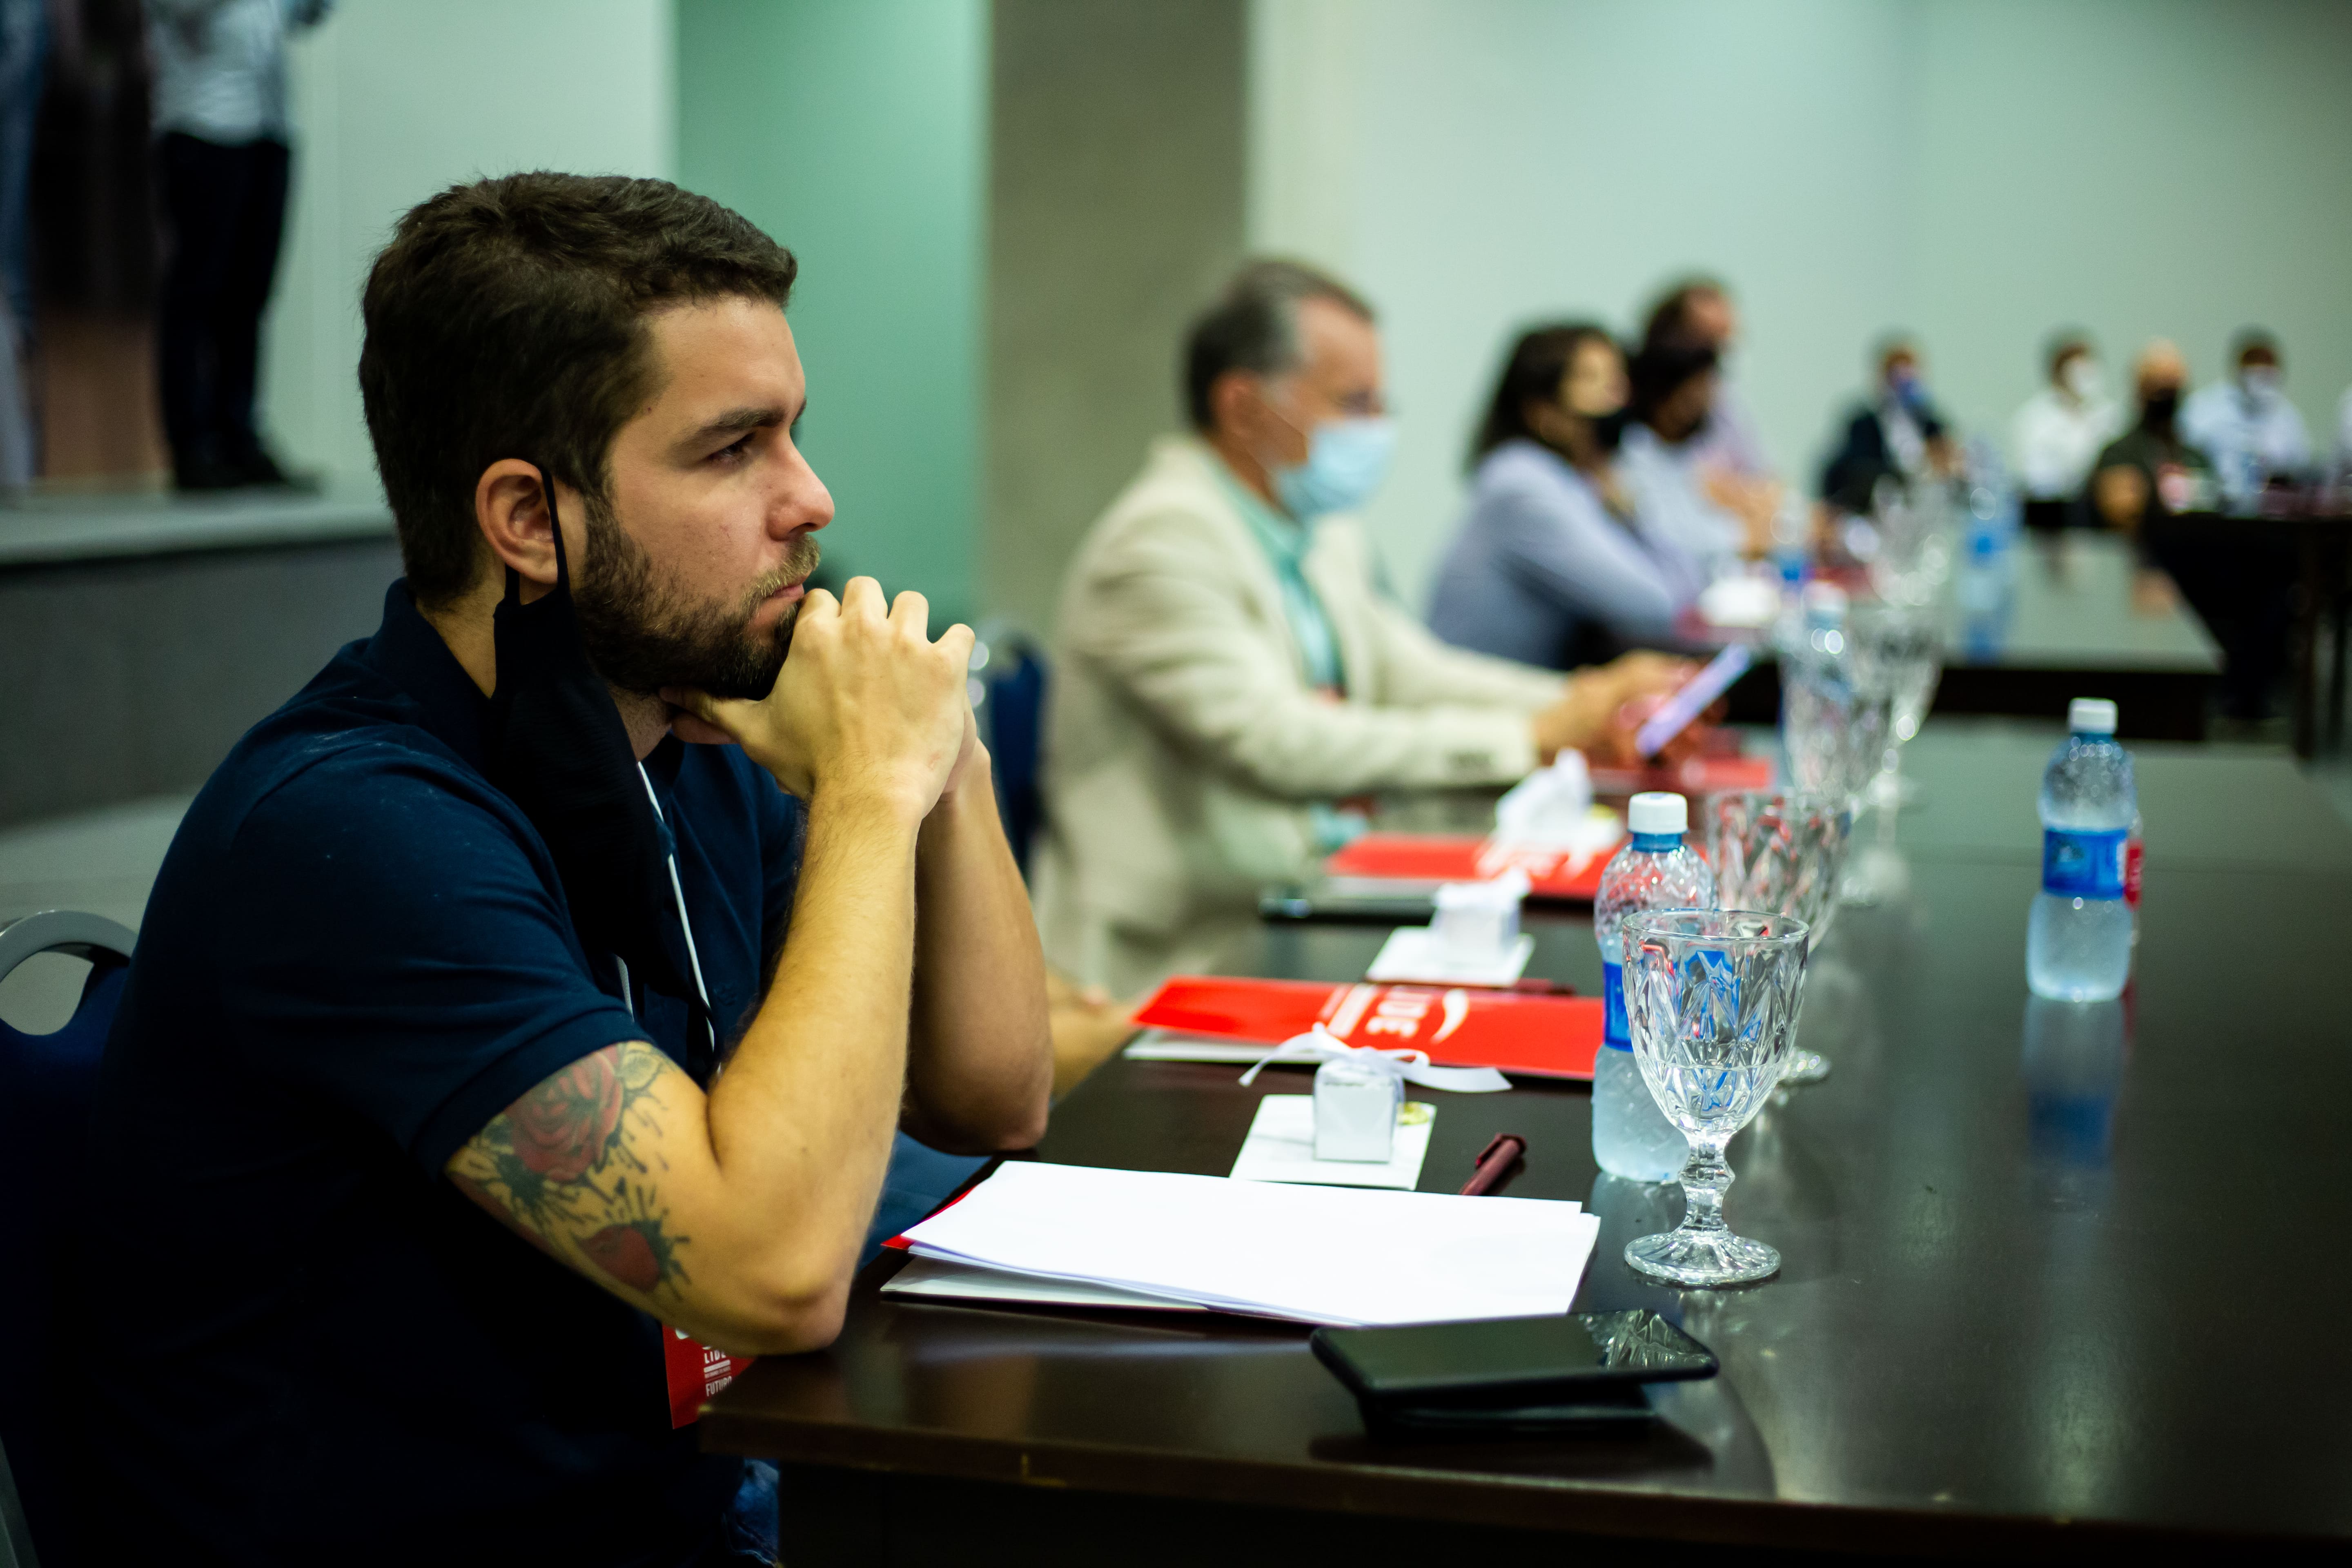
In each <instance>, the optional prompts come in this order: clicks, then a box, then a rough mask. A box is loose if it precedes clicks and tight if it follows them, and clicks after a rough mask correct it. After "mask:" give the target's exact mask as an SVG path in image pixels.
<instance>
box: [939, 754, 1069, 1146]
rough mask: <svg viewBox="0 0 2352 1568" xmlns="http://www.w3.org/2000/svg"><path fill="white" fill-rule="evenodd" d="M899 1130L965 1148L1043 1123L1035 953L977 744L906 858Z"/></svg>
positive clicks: (1046, 1085)
mask: <svg viewBox="0 0 2352 1568" xmlns="http://www.w3.org/2000/svg"><path fill="white" fill-rule="evenodd" d="M909 1023H910V1028H909V1033H908V1046H907V1063H908V1085H907V1088H908V1093H907V1106H906V1121H907V1127H908V1131H911V1132H913V1133H914V1134H915V1135H916V1136H918V1137H919V1138H921V1139H922V1140H923V1141H924V1142H928V1143H932V1144H935V1145H937V1146H939V1147H941V1148H946V1149H950V1150H961V1151H968V1152H974V1153H982V1152H991V1151H994V1150H998V1149H1023V1148H1027V1147H1028V1146H1029V1145H1030V1144H1032V1143H1034V1142H1036V1141H1037V1139H1038V1138H1039V1137H1040V1136H1042V1135H1043V1134H1044V1132H1045V1108H1046V1104H1047V1101H1048V1099H1049V1097H1050V1096H1051V1094H1052V1091H1053V1081H1054V1054H1053V1040H1052V1031H1051V1029H1050V1027H1049V1026H1048V1023H1047V1020H1046V1011H1045V954H1044V953H1043V952H1041V951H1040V949H1039V947H1038V943H1037V927H1036V922H1035V921H1034V919H1033V918H1032V916H1031V914H1030V912H1029V895H1028V891H1027V889H1025V888H1024V887H1023V886H1022V882H1021V869H1020V868H1019V867H1018V866H1016V865H1015V864H1014V863H1013V851H1012V847H1010V846H1009V845H1007V844H1006V843H1005V840H1004V828H1003V824H1002V823H1001V822H1000V821H999V820H998V817H997V813H996V796H995V792H994V788H993V785H992V781H991V773H990V766H989V758H988V755H987V753H986V752H984V751H983V752H979V753H977V754H976V755H975V756H974V757H973V759H972V763H971V766H970V767H969V768H968V769H967V770H966V771H965V773H964V775H963V777H962V779H961V781H959V783H958V784H957V785H956V787H955V789H954V790H953V791H952V792H951V793H950V795H948V796H946V797H944V798H942V799H941V800H940V804H939V805H937V806H936V807H934V808H933V810H932V812H931V815H930V816H929V817H928V818H927V819H926V820H925V822H924V824H923V832H922V838H921V841H920V844H919V847H918V850H917V861H916V900H915V975H914V1003H913V1007H912V1009H911V1012H910V1016H909Z"/></svg>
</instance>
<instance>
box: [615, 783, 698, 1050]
mask: <svg viewBox="0 0 2352 1568" xmlns="http://www.w3.org/2000/svg"><path fill="white" fill-rule="evenodd" d="M637 777H638V778H640V779H642V780H644V781H645V786H646V800H648V801H650V802H652V803H653V808H654V816H655V817H656V819H657V820H660V821H661V822H662V825H663V826H668V820H667V818H665V817H663V816H662V806H661V796H659V795H656V794H655V793H654V781H653V777H652V775H651V774H649V773H646V764H645V763H638V764H637ZM664 858H665V859H666V860H667V861H668V863H669V891H670V897H672V898H674V899H676V900H677V925H678V929H679V930H680V931H684V932H685V933H686V962H687V963H688V965H689V966H691V967H692V969H693V971H694V994H696V995H697V996H698V997H700V998H701V999H702V1027H703V1029H704V1031H705V1032H706V1033H707V1034H709V1037H710V1047H711V1049H712V1050H714V1051H715V1050H717V1049H718V1048H719V1022H718V1020H717V1019H716V1018H714V1017H712V1016H711V1013H710V990H709V987H708V986H706V985H704V984H703V983H702V954H701V953H699V952H697V951H696V950H695V946H694V922H693V921H691V920H689V919H688V918H687V913H686V886H685V884H684V883H682V882H680V881H679V880H678V879H677V856H675V855H669V856H665V857H664ZM621 973H622V983H623V984H627V980H628V971H627V969H626V968H625V967H624V968H623V970H622V972H621Z"/></svg>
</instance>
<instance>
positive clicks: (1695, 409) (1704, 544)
mask: <svg viewBox="0 0 2352 1568" xmlns="http://www.w3.org/2000/svg"><path fill="white" fill-rule="evenodd" d="M1626 377H1627V382H1628V385H1629V393H1628V400H1627V403H1626V409H1627V411H1628V412H1629V413H1630V414H1631V415H1632V416H1633V417H1632V420H1631V422H1630V423H1628V424H1627V426H1625V437H1624V442H1623V445H1622V448H1621V453H1620V456H1621V458H1622V463H1623V466H1624V469H1625V479H1626V482H1627V483H1628V484H1629V485H1631V486H1632V487H1633V508H1634V511H1635V514H1636V515H1637V516H1639V517H1640V518H1641V519H1642V520H1643V528H1644V529H1645V530H1646V531H1649V532H1650V533H1652V534H1653V535H1654V537H1656V538H1658V539H1660V540H1663V541H1665V542H1668V543H1671V544H1675V545H1679V546H1680V547H1681V548H1682V549H1683V550H1684V551H1685V552H1686V553H1688V554H1689V555H1691V556H1692V557H1693V558H1694V559H1696V560H1697V561H1698V562H1699V563H1701V566H1702V568H1703V569H1704V570H1705V571H1706V574H1707V575H1709V576H1715V575H1717V574H1720V573H1721V572H1722V571H1724V570H1727V569H1729V568H1731V567H1733V566H1735V565H1736V563H1738V560H1739V559H1740V558H1741V557H1743V556H1746V557H1751V558H1752V557H1755V556H1759V555H1762V554H1764V553H1765V552H1768V551H1769V550H1770V549H1771V548H1772V512H1773V505H1774V503H1775V502H1776V501H1777V500H1779V498H1780V486H1779V485H1778V484H1777V483H1775V482H1773V481H1772V480H1769V479H1766V480H1761V481H1752V482H1751V481H1747V480H1735V481H1732V482H1730V483H1727V484H1725V483H1717V484H1713V485H1710V484H1709V483H1708V482H1707V481H1708V479H1710V478H1712V479H1716V480H1718V481H1720V480H1723V479H1725V478H1726V476H1724V475H1722V474H1720V473H1716V474H1713V475H1710V474H1709V473H1708V472H1707V471H1706V470H1705V469H1703V468H1701V466H1700V462H1699V458H1698V454H1697V451H1696V448H1697V447H1699V446H1700V444H1701V443H1702V442H1704V441H1705V440H1706V430H1707V427H1708V426H1709V425H1710V424H1711V423H1712V418H1713V409H1714V405H1715V399H1716V398H1717V396H1718V395H1720V394H1721V392H1722V388H1723V382H1722V378H1721V374H1720V372H1719V370H1718V368H1717V363H1716V357H1715V351H1714V350H1713V349H1710V348H1707V347H1706V346H1704V345H1702V344H1697V343H1686V342H1674V341H1673V340H1671V339H1670V340H1667V341H1666V342H1658V343H1650V344H1647V345H1645V346H1644V347H1643V349H1642V352H1641V353H1637V354H1635V355H1634V356H1633V363H1630V364H1629V365H1627V366H1626Z"/></svg>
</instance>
